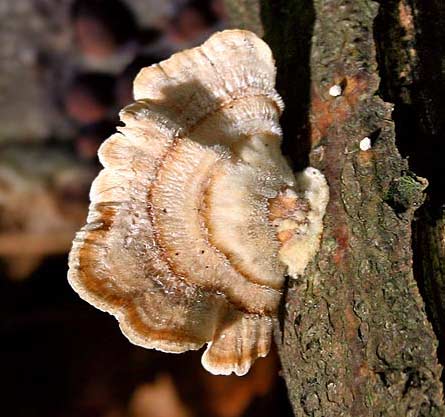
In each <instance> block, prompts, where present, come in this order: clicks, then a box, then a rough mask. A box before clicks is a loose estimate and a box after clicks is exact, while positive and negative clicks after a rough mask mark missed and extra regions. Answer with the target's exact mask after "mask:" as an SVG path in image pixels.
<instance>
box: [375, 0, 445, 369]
mask: <svg viewBox="0 0 445 417" xmlns="http://www.w3.org/2000/svg"><path fill="white" fill-rule="evenodd" d="M375 34H376V40H377V46H378V57H379V63H380V74H381V77H382V84H381V92H382V95H383V97H384V98H385V99H386V100H389V101H391V102H393V103H394V104H395V110H394V115H393V118H394V121H395V125H396V132H397V142H398V145H399V148H400V150H401V152H402V153H403V154H404V155H406V156H408V157H409V161H410V167H411V168H412V169H413V170H414V171H415V172H416V173H417V174H419V175H421V176H422V177H425V178H427V179H428V181H429V187H428V188H427V190H426V191H427V200H426V203H425V205H424V206H423V207H422V208H421V209H420V210H419V211H418V212H417V213H416V219H415V222H414V230H413V231H414V234H413V245H414V273H415V277H416V279H417V281H418V283H419V287H420V290H421V292H422V294H423V296H424V299H425V302H426V310H427V313H428V315H429V318H430V319H431V322H432V324H433V327H434V330H435V332H436V334H437V336H438V339H439V342H440V344H439V358H440V360H441V363H442V364H444V363H445V346H444V343H445V270H444V262H445V252H444V239H445V230H444V223H445V215H444V203H445V175H444V167H443V155H444V153H445V141H444V138H445V118H444V117H443V115H444V114H445V67H444V66H443V57H444V56H445V44H444V39H445V2H443V1H442V0H424V1H416V0H397V1H395V0H391V1H388V2H385V3H383V2H382V5H381V8H380V13H379V16H378V18H377V20H376V25H375Z"/></svg>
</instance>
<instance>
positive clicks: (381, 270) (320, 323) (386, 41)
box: [228, 0, 445, 417]
mask: <svg viewBox="0 0 445 417" xmlns="http://www.w3.org/2000/svg"><path fill="white" fill-rule="evenodd" d="M440 1H441V0H428V1H426V2H420V0H419V1H418V2H416V1H410V0H397V1H395V0H390V1H387V2H382V4H381V6H380V10H379V7H378V6H379V5H378V4H377V3H376V2H374V1H370V0H314V1H309V0H274V1H267V0H263V1H262V3H261V16H262V22H263V30H264V35H265V39H266V41H267V42H268V43H269V44H270V46H271V47H272V49H273V51H274V55H275V58H276V60H277V66H278V81H277V85H278V90H279V92H280V93H281V95H282V96H283V98H284V101H285V103H286V112H285V114H284V116H283V119H282V125H283V129H284V151H285V152H286V153H288V154H289V155H290V157H291V158H292V160H293V161H294V163H295V168H296V169H300V168H301V167H303V166H305V165H306V164H308V163H309V164H310V165H312V166H315V167H317V168H319V169H321V170H322V171H323V172H324V174H325V175H326V178H327V180H328V182H329V186H330V203H329V206H328V210H327V214H326V217H325V222H324V223H325V226H324V233H323V239H322V244H321V249H320V252H319V253H318V255H317V257H316V259H315V260H314V262H313V263H312V264H311V265H310V266H309V267H308V268H307V270H306V272H305V276H304V277H302V278H301V279H300V280H292V281H290V282H289V285H288V288H287V293H286V297H285V300H284V304H283V309H282V313H283V314H282V316H281V317H280V319H281V323H280V328H279V329H277V331H276V342H277V344H278V348H279V353H280V357H281V362H282V367H283V375H284V377H285V379H286V382H287V385H288V390H289V397H290V400H291V402H292V404H293V407H294V411H295V415H296V416H313V417H317V416H319V417H333V416H354V417H358V416H360V417H362V416H400V417H402V416H403V417H404V416H425V417H426V416H428V417H431V416H439V415H445V409H444V406H443V397H442V384H441V382H440V376H441V367H440V366H439V364H438V359H437V338H436V335H435V333H434V332H433V328H432V326H431V324H430V322H429V320H428V318H427V315H426V312H425V308H424V300H422V297H421V295H420V293H419V289H418V285H417V283H416V281H415V279H414V276H413V268H412V259H413V256H412V255H413V254H412V250H411V247H412V245H411V239H412V236H411V226H412V221H413V217H414V212H415V210H416V209H417V208H418V207H419V206H420V205H421V204H422V202H423V200H424V195H425V194H424V189H425V186H426V181H425V180H423V179H422V178H419V177H417V176H416V175H414V174H413V173H412V172H411V171H410V170H409V169H408V163H407V161H406V160H405V159H403V158H402V157H401V156H400V153H399V150H398V148H397V147H396V138H397V145H398V146H399V148H400V149H401V150H402V152H403V153H404V156H408V155H410V152H411V153H413V154H416V155H417V159H419V161H420V162H419V163H417V164H416V166H415V167H414V168H415V169H417V167H418V166H422V164H423V165H424V166H426V167H428V169H424V170H419V172H420V174H422V175H425V176H427V177H428V179H429V180H430V182H431V183H432V184H431V186H430V189H431V190H433V191H434V190H436V191H435V193H436V194H440V193H441V192H442V191H441V190H442V189H443V187H442V188H441V187H440V186H439V187H438V186H437V185H436V183H437V184H439V185H440V184H441V182H440V178H441V176H440V175H439V173H438V170H437V166H436V167H433V166H429V164H428V163H425V161H424V160H422V156H423V157H424V156H425V155H427V154H428V152H430V153H431V151H432V149H433V145H434V143H437V142H434V141H435V140H436V141H437V140H438V138H439V137H440V135H439V133H442V136H441V139H442V142H443V141H444V138H445V135H444V133H445V130H444V129H443V121H441V120H440V116H439V115H440V112H439V110H438V109H437V108H436V109H435V108H432V107H434V106H432V105H431V104H432V103H433V104H436V105H438V106H440V105H443V100H444V96H445V95H444V94H442V95H440V92H439V91H430V90H434V83H433V81H428V82H423V81H425V79H424V77H428V74H429V72H430V73H434V71H433V69H434V68H438V67H437V64H438V62H439V61H438V58H440V57H441V55H440V50H441V48H443V47H442V46H441V43H440V42H439V41H438V39H440V38H438V37H437V36H438V33H440V30H443V29H442V28H441V27H439V28H438V30H439V32H436V33H435V35H434V36H436V37H434V36H433V35H431V34H429V33H424V32H428V30H429V28H428V26H427V25H428V22H429V20H428V19H429V18H431V19H432V20H434V16H436V19H439V18H440V16H442V17H443V14H442V15H440V13H442V12H443V8H442V9H440V7H439V5H440ZM228 3H230V4H231V5H232V10H233V7H234V6H233V5H237V6H238V7H252V1H248V0H238V1H236V0H228ZM417 3H418V4H417ZM420 3H422V4H420ZM426 3H427V4H428V5H429V6H428V5H425V4H426ZM240 5H241V6H240ZM433 6H434V7H436V9H437V10H438V11H437V13H436V14H434V15H433V16H431V15H430V14H429V13H427V11H430V10H432V9H428V7H433ZM229 10H231V8H229ZM252 10H253V11H254V10H255V8H254V7H253V8H252ZM428 16H429V18H428ZM238 17H239V16H238ZM435 24H437V22H435ZM238 25H239V23H238ZM422 25H423V26H422ZM439 26H440V25H439ZM434 42H436V43H437V48H438V49H434V48H432V49H428V48H431V47H432V46H433V45H434ZM422 48H423V49H422ZM376 49H378V51H379V54H378V58H379V67H380V68H379V69H378V68H377V60H376ZM435 54H437V55H435ZM430 55H433V58H431V56H430ZM425 57H426V58H425ZM442 57H443V54H442ZM423 58H425V59H426V61H425V59H423ZM427 64H428V65H427ZM435 65H436V66H435ZM379 70H380V76H381V77H382V78H383V82H382V85H381V86H380V78H379ZM428 71H429V72H428ZM438 71H439V74H440V71H441V69H440V67H439V69H438ZM437 77H439V75H437ZM437 77H436V79H437ZM435 84H436V88H437V89H439V86H438V85H437V82H436V83H435ZM332 86H337V88H338V89H340V91H341V94H340V95H338V96H336V95H335V94H334V92H332V90H331V93H332V94H330V88H331V87H332ZM379 86H380V89H381V90H380V91H378V89H379ZM429 92H431V93H432V95H433V96H432V97H433V98H434V99H430V97H429V96H428V94H429ZM408 93H409V94H408ZM379 95H381V96H382V97H383V98H384V99H386V100H388V101H392V102H394V103H396V112H395V114H394V118H393V116H392V110H393V105H392V104H390V103H386V102H384V101H383V100H382V98H381V97H380V96H379ZM434 100H436V101H434ZM402 105H405V107H403V106H402ZM439 109H440V107H439ZM442 109H443V107H442ZM434 117H435V118H434ZM442 117H443V114H442ZM405 120H407V121H408V122H409V123H411V124H410V125H409V126H411V127H412V126H416V128H417V130H412V129H411V128H410V127H408V129H406V126H404V125H403V123H404V121H405ZM394 121H395V123H396V124H394ZM441 123H442V125H440V124H441ZM396 133H397V134H396ZM422 134H423V136H422ZM428 134H429V136H428ZM410 135H411V136H415V138H411V141H409V139H410ZM365 138H368V139H369V141H370V149H367V148H366V147H364V145H366V142H367V139H366V140H365V141H364V142H362V140H363V139H365ZM426 139H429V140H430V142H426ZM408 142H409V143H408ZM421 145H422V146H423V147H424V148H428V149H424V152H423V153H418V149H419V148H420V147H421ZM441 146H442V149H443V146H444V145H441ZM442 155H443V153H442ZM437 159H438V160H439V158H437ZM422 161H423V162H422ZM416 172H417V171H416ZM429 174H431V175H429ZM442 182H443V181H442ZM433 191H432V192H433ZM436 194H434V195H433V194H431V193H430V195H429V199H428V206H427V208H426V209H422V212H421V218H420V220H419V221H418V222H417V224H416V229H415V230H416V233H415V246H414V247H415V248H416V249H419V250H418V252H417V253H416V258H415V259H416V265H415V266H416V268H415V269H416V271H417V272H418V273H417V276H418V277H419V280H421V281H419V284H420V285H419V286H420V288H421V290H422V293H423V295H424V297H425V301H426V304H427V311H428V313H429V316H430V318H431V320H432V321H433V323H434V329H435V331H436V333H437V335H440V336H442V337H443V335H444V334H445V332H444V329H445V327H444V326H443V322H444V318H443V312H444V311H445V310H444V293H445V289H444V288H445V280H444V276H445V266H444V265H445V261H444V258H443V256H444V252H445V249H444V238H443V236H444V235H443V230H444V221H442V222H440V221H437V217H439V218H440V216H436V217H435V218H434V221H431V216H432V215H431V213H432V211H433V209H434V210H435V212H437V211H438V207H440V206H441V204H443V202H442V203H441V202H440V201H441V200H440V198H437V196H436ZM432 201H434V204H433V203H432ZM427 222H429V223H428V224H427ZM420 257H421V258H420ZM439 266H440V268H439ZM437 289H441V290H442V293H441V294H442V296H441V295H440V293H439V292H438V291H437ZM441 297H442V298H441ZM441 314H442V316H441ZM441 321H442V325H441Z"/></svg>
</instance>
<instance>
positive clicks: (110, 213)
mask: <svg viewBox="0 0 445 417" xmlns="http://www.w3.org/2000/svg"><path fill="white" fill-rule="evenodd" d="M274 85H275V65H274V61H273V58H272V54H271V51H270V49H269V47H268V46H267V45H266V44H265V43H264V42H263V41H262V40H261V39H259V38H258V37H257V36H256V35H254V34H253V33H251V32H247V31H242V30H229V31H224V32H220V33H217V34H215V35H213V36H212V37H211V38H210V39H209V40H208V41H207V42H205V43H204V44H203V45H202V46H200V47H198V48H194V49H190V50H186V51H183V52H180V53H177V54H175V55H173V56H172V57H171V58H170V59H168V60H166V61H163V62H161V63H159V64H155V65H153V66H151V67H148V68H144V69H143V70H142V71H141V72H140V73H139V75H138V76H137V77H136V79H135V82H134V96H135V100H136V102H135V103H133V104H131V105H129V106H127V107H125V108H124V109H123V110H122V112H121V114H120V117H121V120H122V122H123V123H124V124H125V126H124V127H118V130H119V133H116V134H114V135H112V136H111V137H110V138H109V139H108V140H107V141H106V142H104V144H103V145H102V147H101V148H100V150H99V157H100V160H101V162H102V164H103V166H104V169H103V170H102V171H101V173H100V174H99V176H98V177H97V178H96V180H95V181H94V183H93V185H92V188H91V194H90V198H91V205H90V213H89V216H88V220H87V225H86V226H84V227H83V229H82V230H81V231H80V232H79V233H78V234H77V236H76V238H75V240H74V243H73V248H72V251H71V254H70V261H69V263H70V270H69V282H70V284H71V285H72V287H73V288H74V289H75V290H76V291H77V292H78V293H79V295H80V296H81V297H82V298H83V299H85V300H87V301H88V302H90V303H91V304H93V305H94V306H96V307H97V308H99V309H101V310H104V311H107V312H109V313H111V314H113V315H114V316H116V318H117V319H118V320H119V323H120V327H121V329H122V331H123V333H124V334H125V335H126V336H127V337H128V338H129V339H130V341H131V342H133V343H135V344H137V345H140V346H144V347H147V348H154V349H158V350H161V351H164V352H174V353H179V352H184V351H187V350H190V349H199V348H201V347H202V346H204V345H205V344H207V349H206V350H205V352H204V354H203V357H202V363H203V365H204V367H205V368H206V369H207V370H209V371H210V372H212V373H214V374H230V373H231V372H235V373H236V374H238V375H243V374H245V373H246V372H247V371H248V370H249V368H250V366H251V364H252V363H253V361H254V360H255V359H256V358H257V357H262V356H265V355H267V353H268V352H269V348H270V343H271V334H272V323H273V319H274V317H275V315H276V312H277V308H278V304H279V301H280V297H281V293H282V288H283V284H284V277H285V275H286V274H289V275H291V276H294V277H295V276H297V275H300V274H302V273H303V271H304V269H305V267H306V265H307V263H308V262H309V261H310V260H311V259H312V257H313V256H314V254H315V253H316V251H317V248H318V245H319V239H320V235H321V231H322V218H323V215H324V211H325V207H326V204H327V200H328V187H327V184H326V181H325V179H324V177H323V175H322V174H321V173H320V172H319V171H317V170H316V169H314V168H307V169H306V170H305V171H303V172H302V173H300V174H297V175H296V176H294V174H293V173H292V171H291V169H290V167H289V165H288V164H287V162H286V160H285V159H284V157H283V156H282V154H281V151H280V143H281V129H280V126H279V122H278V119H279V116H280V114H281V112H282V110H283V103H282V100H281V98H280V97H279V95H278V94H277V92H276V91H275V88H274Z"/></svg>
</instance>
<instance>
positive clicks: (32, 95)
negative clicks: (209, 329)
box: [0, 0, 292, 417]
mask: <svg viewBox="0 0 445 417" xmlns="http://www.w3.org/2000/svg"><path fill="white" fill-rule="evenodd" d="M227 25H228V22H227V21H226V14H225V10H224V4H223V1H222V0H213V1H212V0H208V1H186V0H168V1H167V0H164V1H159V0H125V1H124V0H74V1H71V0H4V1H2V2H1V3H0V40H1V42H0V126H1V127H0V273H1V278H0V294H1V297H2V301H1V303H0V310H1V315H0V336H1V358H0V369H1V376H2V387H1V393H2V395H1V398H2V405H3V407H2V412H1V414H2V415H5V416H8V417H9V416H23V417H25V416H26V417H33V416H39V417H46V416H48V417H52V416H64V417H65V416H73V417H74V416H76V417H83V416H85V417H89V416H106V417H126V416H129V417H183V416H189V417H192V416H216V417H218V416H221V417H240V416H245V417H247V416H252V417H253V416H258V417H259V416H271V415H279V416H284V417H285V416H291V415H292V413H291V410H290V407H289V404H288V401H287V396H286V390H285V387H284V383H283V381H282V379H281V378H280V377H279V363H278V359H277V356H276V354H275V352H272V353H271V354H270V355H269V356H268V357H267V358H265V359H261V360H259V361H257V363H256V364H255V366H254V367H253V369H252V370H251V371H250V372H249V374H248V375H246V376H244V377H235V376H229V377H216V376H212V375H210V374H208V373H206V372H205V371H204V370H203V369H202V367H201V365H200V357H201V352H190V353H187V354H182V355H166V354H163V353H160V352H156V351H150V350H145V349H142V348H139V347H136V346H134V345H132V344H130V343H129V342H128V341H127V339H126V338H125V337H124V336H123V335H122V334H121V332H120V331H119V328H118V324H117V321H116V320H115V319H114V318H113V317H111V316H109V315H107V314H105V313H102V312H100V311H98V310H96V309H94V308H93V307H91V306H90V305H88V304H87V303H85V302H83V301H81V300H80V299H79V298H78V296H77V295H76V294H75V293H74V291H73V290H71V288H70V287H69V285H68V283H67V280H66V272H67V252H68V251H69V248H70V245H71V240H72V238H73V236H74V233H75V231H76V230H77V229H78V228H80V226H81V225H82V224H83V223H84V221H85V217H86V213H87V207H88V191H89V187H90V183H91V181H92V179H93V178H94V176H95V175H96V174H97V172H98V170H99V169H100V166H99V163H98V161H97V157H96V152H97V149H98V147H99V146H100V144H101V143H102V142H103V141H104V140H105V139H106V138H107V137H108V136H110V135H111V134H112V133H113V132H114V131H115V125H116V124H117V123H118V117H117V115H118V111H119V109H120V108H122V107H124V106H125V105H127V104H128V103H130V102H131V101H132V81H133V79H134V77H135V76H136V74H137V73H138V71H139V70H140V69H141V68H143V67H145V66H148V65H151V64H153V63H156V62H158V61H160V60H162V59H165V58H167V57H168V56H170V55H171V54H172V53H173V52H176V51H178V50H181V49H184V48H187V47H192V46H196V45H198V44H200V43H202V42H203V41H204V40H205V39H207V38H208V36H209V35H210V34H211V33H213V32H215V31H217V30H221V29H223V28H224V27H226V26H227Z"/></svg>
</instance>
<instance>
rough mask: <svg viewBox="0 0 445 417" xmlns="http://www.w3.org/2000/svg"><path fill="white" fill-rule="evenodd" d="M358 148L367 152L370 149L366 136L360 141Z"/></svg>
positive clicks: (369, 140) (369, 142)
mask: <svg viewBox="0 0 445 417" xmlns="http://www.w3.org/2000/svg"><path fill="white" fill-rule="evenodd" d="M359 147H360V150H361V151H368V150H369V149H371V139H370V138H368V137H367V136H366V137H365V138H363V139H362V140H361V141H360V144H359Z"/></svg>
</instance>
